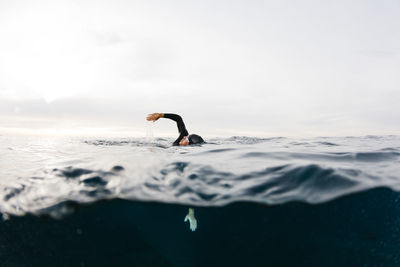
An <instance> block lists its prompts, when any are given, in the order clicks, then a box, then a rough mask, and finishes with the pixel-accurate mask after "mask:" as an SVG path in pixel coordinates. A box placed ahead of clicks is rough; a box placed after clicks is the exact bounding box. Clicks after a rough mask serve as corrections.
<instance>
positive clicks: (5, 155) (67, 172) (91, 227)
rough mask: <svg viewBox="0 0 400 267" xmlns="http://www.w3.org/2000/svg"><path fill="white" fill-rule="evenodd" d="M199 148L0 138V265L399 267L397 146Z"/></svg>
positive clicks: (372, 142)
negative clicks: (190, 212)
mask: <svg viewBox="0 0 400 267" xmlns="http://www.w3.org/2000/svg"><path fill="white" fill-rule="evenodd" d="M203 138H204V139H205V140H206V143H205V144H201V145H192V146H185V147H176V146H172V145H171V144H172V142H173V140H174V139H173V138H77V137H45V136H9V135H7V136H5V135H3V136H0V213H1V214H0V266H178V267H181V266H182V267H186V266H188V267H190V266H218V267H221V266H400V193H399V192H400V136H393V135H387V136H374V135H368V136H342V137H313V138H287V137H271V138H257V137H246V136H233V137H229V138H207V137H206V136H203ZM189 210H191V211H192V212H193V216H192V217H190V216H189V217H190V218H189V220H188V217H187V215H188V213H189ZM185 219H186V220H185Z"/></svg>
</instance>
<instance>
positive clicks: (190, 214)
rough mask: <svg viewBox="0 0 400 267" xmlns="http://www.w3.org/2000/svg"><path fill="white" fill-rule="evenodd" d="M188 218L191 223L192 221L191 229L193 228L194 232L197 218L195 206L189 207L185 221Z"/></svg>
mask: <svg viewBox="0 0 400 267" xmlns="http://www.w3.org/2000/svg"><path fill="white" fill-rule="evenodd" d="M187 220H189V223H190V230H192V232H194V231H196V228H197V220H196V218H195V217H194V209H193V208H189V213H188V214H187V215H186V217H185V222H186V221H187Z"/></svg>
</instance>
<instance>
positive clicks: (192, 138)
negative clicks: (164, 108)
mask: <svg viewBox="0 0 400 267" xmlns="http://www.w3.org/2000/svg"><path fill="white" fill-rule="evenodd" d="M164 118H167V119H170V120H173V121H176V125H177V126H178V131H179V137H178V139H176V140H175V141H174V143H173V145H174V146H179V142H180V141H181V140H182V139H183V137H185V136H188V139H189V145H192V144H201V143H204V140H203V138H201V136H200V135H197V134H191V135H189V132H188V131H187V130H186V127H185V123H184V122H183V119H182V117H181V116H179V115H177V114H172V113H164Z"/></svg>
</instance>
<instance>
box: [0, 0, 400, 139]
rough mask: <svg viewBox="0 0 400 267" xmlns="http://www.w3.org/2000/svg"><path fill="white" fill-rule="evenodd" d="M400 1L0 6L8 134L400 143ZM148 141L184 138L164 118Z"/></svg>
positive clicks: (1, 122) (2, 114) (1, 1)
mask: <svg viewBox="0 0 400 267" xmlns="http://www.w3.org/2000/svg"><path fill="white" fill-rule="evenodd" d="M399 14H400V1H398V0H393V1H389V0H382V1H376V0H373V1H371V0H360V1H251V0H250V1H244V0H243V1H233V0H229V1H228V0H226V1H225V0H212V1H207V0H202V1H190V0H186V1H183V0H182V1H162V0H160V1H152V0H145V1H134V0H130V1H128V0H126V1H121V0H109V1H101V0H100V1H84V0H83V1H82V0H79V1H78V0H77V1H72V0H65V1H50V0H49V1H41V0H36V1H18V0H17V1H6V0H0V134H1V133H14V132H15V133H50V134H53V133H55V132H58V133H61V132H62V133H66V134H83V135H86V134H89V135H90V134H93V133H95V134H97V135H120V136H127V137H129V136H144V135H146V131H149V129H150V130H151V129H152V128H151V127H150V126H149V125H148V124H149V123H147V122H146V121H145V117H146V115H147V114H148V113H152V112H173V113H178V114H181V115H183V117H184V119H185V122H186V124H187V128H188V130H189V132H191V133H198V134H201V135H203V136H204V137H207V136H208V135H209V136H215V135H217V136H218V135H220V136H226V135H256V136H277V135H280V136H315V135H325V136H327V135H328V136H332V135H365V134H400V30H399V29H400V15H399ZM154 126H155V128H154V134H155V135H156V136H157V135H171V136H175V135H176V126H175V125H174V124H173V123H172V122H170V121H167V120H164V121H160V122H157V124H156V125H154Z"/></svg>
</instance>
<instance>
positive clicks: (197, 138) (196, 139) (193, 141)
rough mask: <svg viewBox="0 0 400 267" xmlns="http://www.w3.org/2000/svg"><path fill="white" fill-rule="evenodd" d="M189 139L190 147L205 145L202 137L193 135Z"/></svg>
mask: <svg viewBox="0 0 400 267" xmlns="http://www.w3.org/2000/svg"><path fill="white" fill-rule="evenodd" d="M188 139H189V145H195V144H201V143H204V140H203V138H201V136H200V135H197V134H191V135H189V136H188Z"/></svg>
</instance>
